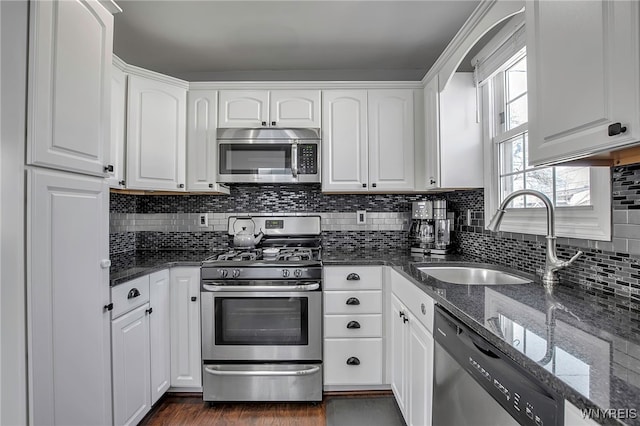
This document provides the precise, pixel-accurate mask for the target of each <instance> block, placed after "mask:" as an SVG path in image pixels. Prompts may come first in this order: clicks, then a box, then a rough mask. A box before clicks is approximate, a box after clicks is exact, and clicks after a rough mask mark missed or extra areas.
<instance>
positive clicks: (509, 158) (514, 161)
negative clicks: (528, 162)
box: [500, 134, 525, 175]
mask: <svg viewBox="0 0 640 426" xmlns="http://www.w3.org/2000/svg"><path fill="white" fill-rule="evenodd" d="M524 140H525V135H524V134H522V135H519V136H516V137H515V138H512V139H509V140H508V141H505V142H502V143H501V144H500V174H501V175H504V174H507V173H513V172H519V171H522V170H524V150H525V146H524Z"/></svg>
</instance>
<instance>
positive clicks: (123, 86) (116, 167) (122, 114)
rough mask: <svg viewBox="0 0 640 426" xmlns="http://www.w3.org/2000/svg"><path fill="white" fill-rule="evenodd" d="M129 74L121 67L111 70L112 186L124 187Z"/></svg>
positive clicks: (110, 182) (110, 172)
mask: <svg viewBox="0 0 640 426" xmlns="http://www.w3.org/2000/svg"><path fill="white" fill-rule="evenodd" d="M126 122H127V75H126V74H125V73H124V72H122V71H121V70H120V69H118V68H116V67H113V68H112V70H111V148H110V151H109V158H108V160H107V166H112V167H113V171H109V170H107V176H108V178H107V181H108V182H109V186H110V187H111V188H123V187H124V183H125V181H124V150H125V138H126V134H127V128H126Z"/></svg>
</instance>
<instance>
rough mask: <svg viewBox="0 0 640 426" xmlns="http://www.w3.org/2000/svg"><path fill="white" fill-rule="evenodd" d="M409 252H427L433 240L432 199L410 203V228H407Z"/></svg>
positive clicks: (431, 246)
mask: <svg viewBox="0 0 640 426" xmlns="http://www.w3.org/2000/svg"><path fill="white" fill-rule="evenodd" d="M409 239H410V242H411V244H410V245H411V253H417V254H429V252H430V251H431V249H432V248H433V244H434V242H435V235H434V228H433V201H429V200H427V201H414V202H413V203H411V228H410V230H409Z"/></svg>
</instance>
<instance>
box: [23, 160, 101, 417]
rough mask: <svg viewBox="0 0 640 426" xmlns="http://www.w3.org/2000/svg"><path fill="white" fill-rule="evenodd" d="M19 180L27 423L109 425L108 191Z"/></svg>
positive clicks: (75, 180) (74, 182) (87, 184)
mask: <svg viewBox="0 0 640 426" xmlns="http://www.w3.org/2000/svg"><path fill="white" fill-rule="evenodd" d="M27 178H28V188H29V191H28V193H29V198H28V200H27V211H28V219H27V222H28V225H27V226H28V234H27V235H28V240H27V245H28V247H27V250H28V252H27V260H28V264H27V268H28V275H27V277H28V280H27V295H28V316H29V324H30V330H29V336H28V342H29V354H30V359H29V377H30V378H31V379H30V380H31V382H30V388H31V398H30V406H31V407H32V408H31V418H30V421H29V423H31V424H61V425H62V424H64V425H97V424H102V425H104V424H111V412H112V404H111V342H110V316H109V313H108V312H107V310H106V305H108V304H109V300H110V298H109V269H108V266H107V263H106V259H108V257H109V243H108V235H109V216H108V214H109V213H108V212H109V191H108V187H107V185H106V183H105V182H104V179H102V178H94V177H89V176H82V175H77V174H70V173H64V172H55V171H51V170H44V169H31V170H29V171H28V175H27ZM102 261H104V262H102ZM103 266H104V267H103Z"/></svg>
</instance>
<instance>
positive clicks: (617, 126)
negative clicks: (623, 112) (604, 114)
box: [609, 123, 627, 136]
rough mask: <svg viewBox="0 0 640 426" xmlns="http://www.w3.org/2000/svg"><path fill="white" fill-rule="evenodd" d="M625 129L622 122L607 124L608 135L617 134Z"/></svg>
mask: <svg viewBox="0 0 640 426" xmlns="http://www.w3.org/2000/svg"><path fill="white" fill-rule="evenodd" d="M626 131H627V128H626V127H625V126H623V125H622V123H613V124H611V125H609V136H617V135H619V134H620V133H624V132H626Z"/></svg>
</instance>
